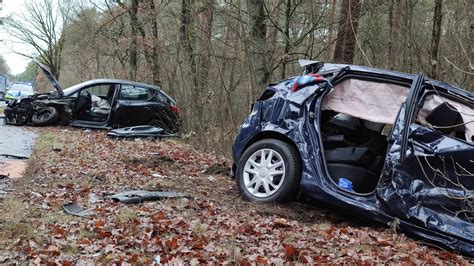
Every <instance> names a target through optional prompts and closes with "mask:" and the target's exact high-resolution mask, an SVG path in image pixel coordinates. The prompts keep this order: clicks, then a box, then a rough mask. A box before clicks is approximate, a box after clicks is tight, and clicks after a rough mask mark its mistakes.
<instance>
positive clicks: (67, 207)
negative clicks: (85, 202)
mask: <svg viewBox="0 0 474 266" xmlns="http://www.w3.org/2000/svg"><path fill="white" fill-rule="evenodd" d="M62 208H63V210H64V212H65V213H67V214H70V215H74V216H79V217H88V216H91V215H94V212H93V211H92V210H86V209H84V208H82V207H81V206H79V205H77V204H76V203H67V204H64V205H63V206H62Z"/></svg>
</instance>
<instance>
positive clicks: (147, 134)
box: [107, 125, 177, 138]
mask: <svg viewBox="0 0 474 266" xmlns="http://www.w3.org/2000/svg"><path fill="white" fill-rule="evenodd" d="M107 136H109V137H117V138H163V137H177V135H176V134H172V133H169V132H168V131H166V130H164V129H163V128H161V127H154V126H147V125H144V126H135V127H125V128H117V129H112V130H110V131H109V133H107Z"/></svg>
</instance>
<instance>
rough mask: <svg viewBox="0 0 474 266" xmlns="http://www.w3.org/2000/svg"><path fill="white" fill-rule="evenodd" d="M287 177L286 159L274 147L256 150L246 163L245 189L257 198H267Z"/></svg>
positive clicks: (244, 173) (244, 172) (244, 174)
mask: <svg viewBox="0 0 474 266" xmlns="http://www.w3.org/2000/svg"><path fill="white" fill-rule="evenodd" d="M284 179H285V161H284V160H283V157H282V156H281V154H280V153H278V152H277V151H275V150H273V149H268V148H265V149H260V150H257V151H256V152H254V153H253V154H252V155H251V156H250V157H249V158H248V159H247V162H246V163H245V167H244V171H243V181H244V186H245V189H246V190H247V191H248V192H249V193H250V194H252V195H253V196H255V197H257V198H266V197H270V196H271V195H273V194H275V193H276V192H277V191H278V189H280V187H281V185H282V184H283V181H284Z"/></svg>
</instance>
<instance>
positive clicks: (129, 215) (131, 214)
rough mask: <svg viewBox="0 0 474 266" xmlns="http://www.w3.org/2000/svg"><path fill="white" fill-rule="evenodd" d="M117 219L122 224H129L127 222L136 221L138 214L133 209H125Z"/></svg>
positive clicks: (119, 213)
mask: <svg viewBox="0 0 474 266" xmlns="http://www.w3.org/2000/svg"><path fill="white" fill-rule="evenodd" d="M117 218H118V220H119V221H120V222H122V223H127V222H130V221H132V220H134V219H136V218H137V214H136V213H135V211H134V210H133V209H130V208H124V209H121V210H120V211H119V212H118V214H117Z"/></svg>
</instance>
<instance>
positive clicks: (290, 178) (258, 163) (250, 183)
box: [236, 139, 301, 202]
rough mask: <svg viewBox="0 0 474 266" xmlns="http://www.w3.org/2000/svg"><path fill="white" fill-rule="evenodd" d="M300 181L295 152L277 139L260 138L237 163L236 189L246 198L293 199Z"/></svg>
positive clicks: (299, 168)
mask: <svg viewBox="0 0 474 266" xmlns="http://www.w3.org/2000/svg"><path fill="white" fill-rule="evenodd" d="M262 154H263V156H262ZM270 156H272V158H269V157H270ZM262 157H263V158H264V160H263V161H262ZM280 165H281V166H280ZM252 167H253V168H252ZM300 180H301V160H300V156H299V153H298V151H297V150H296V148H295V147H293V146H291V145H290V144H288V143H286V142H284V141H281V140H277V139H264V140H260V141H258V142H256V143H254V144H252V145H251V146H250V147H248V148H247V149H246V150H245V151H244V153H243V154H242V156H241V158H240V160H239V162H238V164H237V171H236V182H237V188H238V190H239V193H240V195H241V196H242V197H243V198H244V199H245V200H248V201H255V202H289V201H293V200H294V199H296V197H297V195H298V192H299V188H300ZM270 183H271V184H270ZM257 186H258V187H257Z"/></svg>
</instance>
